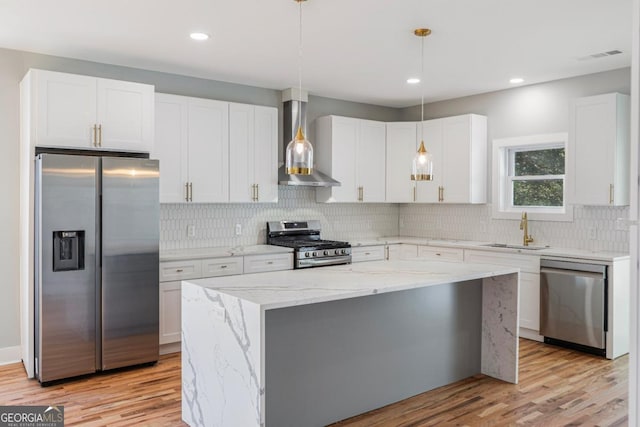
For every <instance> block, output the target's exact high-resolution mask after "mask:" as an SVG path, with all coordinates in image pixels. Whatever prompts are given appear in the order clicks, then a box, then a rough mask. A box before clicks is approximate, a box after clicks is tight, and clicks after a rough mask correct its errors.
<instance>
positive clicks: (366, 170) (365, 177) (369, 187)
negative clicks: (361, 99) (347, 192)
mask: <svg viewBox="0 0 640 427" xmlns="http://www.w3.org/2000/svg"><path fill="white" fill-rule="evenodd" d="M385 140H386V127H385V124H384V123H382V122H375V121H371V120H360V129H359V135H358V146H357V151H356V156H357V157H356V163H355V165H356V168H357V172H358V178H357V185H356V187H357V188H359V194H358V195H357V196H359V199H360V201H361V202H384V201H385V181H386V179H385V155H386V148H385V147H386V141H385Z"/></svg>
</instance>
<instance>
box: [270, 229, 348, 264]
mask: <svg viewBox="0 0 640 427" xmlns="http://www.w3.org/2000/svg"><path fill="white" fill-rule="evenodd" d="M267 244H269V245H276V246H286V247H288V248H293V249H294V252H293V268H296V269H297V268H309V267H321V266H325V265H338V264H350V263H351V245H350V244H349V242H339V241H334V240H322V239H321V238H320V221H318V220H307V221H269V222H267Z"/></svg>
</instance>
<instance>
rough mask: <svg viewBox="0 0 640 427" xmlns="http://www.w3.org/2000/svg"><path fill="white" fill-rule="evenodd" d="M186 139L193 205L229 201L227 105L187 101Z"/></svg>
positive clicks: (195, 100)
mask: <svg viewBox="0 0 640 427" xmlns="http://www.w3.org/2000/svg"><path fill="white" fill-rule="evenodd" d="M188 138H189V182H190V183H191V188H192V199H193V202H199V203H219V202H227V201H229V104H228V103H226V102H221V101H213V100H208V99H198V98H190V99H189V129H188Z"/></svg>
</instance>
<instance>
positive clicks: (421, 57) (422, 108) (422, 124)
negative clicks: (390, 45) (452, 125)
mask: <svg viewBox="0 0 640 427" xmlns="http://www.w3.org/2000/svg"><path fill="white" fill-rule="evenodd" d="M420 42H421V43H420V46H421V52H422V54H421V55H420V79H421V82H420V86H422V96H421V99H420V134H421V135H420V142H424V85H425V81H424V36H422V37H420Z"/></svg>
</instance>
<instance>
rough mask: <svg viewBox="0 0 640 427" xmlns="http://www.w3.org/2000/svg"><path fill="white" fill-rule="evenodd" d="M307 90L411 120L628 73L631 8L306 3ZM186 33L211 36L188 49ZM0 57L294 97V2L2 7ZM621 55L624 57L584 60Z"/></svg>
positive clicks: (76, 1) (528, 1) (617, 3)
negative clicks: (417, 114)
mask: <svg viewBox="0 0 640 427" xmlns="http://www.w3.org/2000/svg"><path fill="white" fill-rule="evenodd" d="M302 7H303V19H304V25H303V31H304V47H303V86H304V87H305V88H306V89H307V90H308V91H309V92H310V93H311V94H313V95H319V96H326V97H332V98H339V99H347V100H352V101H360V102H365V103H370V104H377V105H387V106H393V107H403V106H409V105H416V104H419V103H420V92H421V88H420V87H419V86H415V85H408V84H407V83H406V79H407V78H408V77H411V76H419V74H420V38H418V37H416V36H414V35H413V30H414V29H415V28H419V27H429V28H431V29H432V30H433V34H432V35H431V36H429V37H428V38H427V39H426V40H425V81H426V85H425V87H424V90H425V101H426V102H431V101H435V100H441V99H449V98H457V97H460V96H465V95H470V94H475V93H482V92H489V91H494V90H499V89H504V88H508V87H510V86H511V85H510V84H509V82H508V80H509V79H510V78H511V77H514V76H520V77H523V78H524V79H525V80H526V81H525V83H524V84H532V83H538V82H542V81H548V80H555V79H559V78H564V77H570V76H576V75H581V74H589V73H595V72H599V71H605V70H611V69H615V68H621V67H626V66H629V65H630V63H631V0H309V1H306V2H304V3H303V6H302ZM192 31H203V32H206V33H209V34H211V35H212V38H211V39H210V40H208V41H206V42H194V41H192V40H191V39H190V38H189V33H190V32H192ZM0 47H5V48H9V49H18V50H24V51H31V52H38V53H46V54H51V55H57V56H63V57H70V58H78V59H85V60H90V61H96V62H103V63H110V64H117V65H124V66H129V67H136V68H143V69H148V70H156V71H163V72H169V73H175V74H183V75H188V76H194V77H201V78H207V79H213V80H222V81H228V82H235V83H241V84H248V85H254V86H260V87H266V88H272V89H279V90H280V89H285V88H288V87H292V86H297V81H298V77H297V72H298V65H297V64H298V62H297V61H298V59H297V58H298V4H297V3H295V2H294V1H293V0H245V1H240V0H180V1H177V0H106V1H91V0H55V1H51V0H0ZM614 49H618V50H621V51H623V53H622V54H620V55H615V56H607V57H604V58H599V59H590V60H581V59H580V58H582V57H585V56H588V55H591V54H595V53H599V52H605V51H611V50H614Z"/></svg>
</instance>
